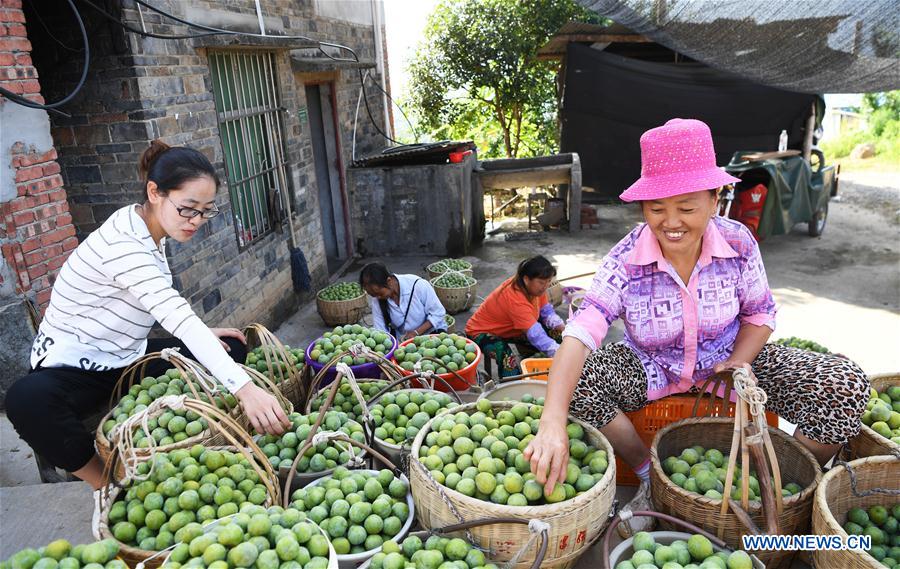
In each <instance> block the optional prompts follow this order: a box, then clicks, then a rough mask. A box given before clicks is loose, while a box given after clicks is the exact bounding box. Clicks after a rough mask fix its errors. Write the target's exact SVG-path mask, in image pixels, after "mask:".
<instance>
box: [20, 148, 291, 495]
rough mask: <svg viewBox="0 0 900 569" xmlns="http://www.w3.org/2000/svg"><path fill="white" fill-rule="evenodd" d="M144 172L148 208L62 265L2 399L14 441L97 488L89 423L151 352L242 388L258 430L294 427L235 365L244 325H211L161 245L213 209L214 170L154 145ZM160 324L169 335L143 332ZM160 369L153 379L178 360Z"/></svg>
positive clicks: (120, 215)
mask: <svg viewBox="0 0 900 569" xmlns="http://www.w3.org/2000/svg"><path fill="white" fill-rule="evenodd" d="M140 174H141V177H142V180H143V182H144V191H145V199H144V203H142V204H133V205H129V206H126V207H123V208H122V209H120V210H118V211H116V212H114V213H113V214H112V215H111V216H110V217H109V219H107V220H106V221H105V222H104V223H103V225H101V226H100V227H99V228H98V229H97V230H95V231H94V232H93V233H91V234H90V235H88V236H87V238H86V239H85V240H84V241H83V242H82V243H81V244H80V245H79V246H78V247H77V248H76V249H75V250H74V251H73V252H72V254H71V255H70V256H69V258H68V259H67V260H66V262H65V264H64V265H63V266H62V268H61V269H60V271H59V275H58V276H57V278H56V282H55V283H54V285H53V292H52V294H51V296H50V304H49V305H48V306H47V310H46V312H45V314H44V318H43V320H42V321H41V325H40V328H39V329H38V334H37V337H36V338H35V340H34V343H33V344H32V349H31V361H30V364H31V371H30V372H29V373H28V375H26V376H25V377H23V378H21V379H20V380H18V381H17V382H16V383H15V384H13V385H12V387H11V388H10V389H9V391H8V392H7V395H6V409H7V415H8V417H9V419H10V421H11V422H12V424H13V426H14V427H15V429H16V431H17V432H18V433H19V436H21V437H22V439H23V440H25V442H27V443H28V444H29V445H31V447H32V449H34V451H35V452H37V453H38V454H39V455H41V456H42V457H44V458H46V459H47V460H48V461H49V462H50V463H52V464H53V465H54V466H56V467H59V468H63V469H65V470H67V471H69V472H72V473H73V474H74V475H75V476H77V477H78V478H80V479H82V480H84V481H85V482H87V483H88V484H90V485H91V486H92V487H93V488H94V489H95V490H96V489H98V488H100V487H101V486H102V484H103V476H102V475H103V468H104V464H103V462H102V461H101V460H100V458H99V457H98V456H97V454H96V452H95V450H94V435H93V433H89V432H88V431H87V430H86V429H85V427H84V425H83V424H82V420H83V419H84V418H85V417H87V416H90V415H91V414H93V413H95V412H96V411H97V410H98V409H99V408H100V407H101V406H102V405H103V404H105V403H106V402H108V401H109V399H110V395H111V394H112V391H113V388H114V387H115V384H116V381H117V380H118V378H119V377H120V376H121V374H122V372H123V370H124V368H126V367H127V366H128V365H130V364H131V363H132V362H134V361H135V360H137V359H138V358H139V357H141V356H142V355H144V354H146V353H150V352H158V351H160V350H162V349H164V348H179V349H180V353H181V354H183V355H185V356H187V357H190V358H193V359H195V360H197V361H199V362H200V363H201V364H203V365H204V366H205V367H206V368H207V369H208V370H209V371H210V372H211V373H212V375H213V376H214V377H215V378H216V379H218V380H219V381H220V382H221V383H222V384H223V385H224V386H225V387H226V388H227V389H228V390H229V391H230V392H231V393H233V394H234V395H235V397H236V398H237V400H238V401H239V402H240V405H241V407H242V408H243V410H244V412H245V413H246V414H247V416H248V417H249V418H250V422H251V423H252V425H253V427H254V428H255V429H256V430H257V431H258V432H266V433H273V434H278V433H281V432H283V431H284V429H285V428H286V427H288V426H290V422H289V421H288V419H287V416H286V415H285V413H284V411H283V410H282V409H281V407H280V406H279V405H278V402H277V401H276V399H275V397H273V396H272V395H270V394H269V393H267V392H266V391H264V390H263V389H261V388H259V387H257V386H256V385H255V384H253V382H252V381H250V377H249V376H248V375H247V373H246V372H244V371H243V369H241V368H240V367H239V366H238V365H237V363H235V362H243V361H244V359H245V358H246V354H247V349H246V345H245V344H246V339H245V338H244V335H243V334H242V333H241V332H240V330H237V329H235V328H208V327H207V326H206V325H205V324H204V323H203V322H202V321H201V320H200V318H198V317H197V315H196V314H194V311H193V310H192V309H191V306H190V304H189V303H188V302H187V301H186V300H185V299H184V298H182V296H181V295H180V294H179V293H178V292H177V291H176V290H175V289H174V288H172V273H171V272H170V270H169V264H168V261H167V260H166V256H165V241H166V239H174V240H175V241H178V242H179V243H184V242H187V241H189V240H190V239H191V238H192V237H193V236H194V234H195V233H196V232H197V230H198V229H200V227H201V226H202V225H203V224H204V223H206V221H207V220H208V219H210V218H212V217H215V216H216V215H218V213H219V210H218V209H216V204H215V197H216V190H217V189H218V187H219V177H218V176H217V175H216V171H215V169H214V168H213V166H212V164H210V162H209V160H207V158H206V157H205V156H204V155H203V154H201V153H200V152H198V151H196V150H193V149H191V148H185V147H169V146H168V145H166V144H164V143H162V142H160V141H153V142H152V143H151V145H150V148H148V149H147V150H146V151H145V152H144V154H143V155H142V157H141V163H140ZM155 322H159V324H160V325H161V326H162V327H163V328H164V329H165V330H166V331H167V332H169V333H170V334H171V335H172V336H173V337H172V338H162V339H148V338H147V335H148V334H149V332H150V329H151V328H152V326H153V324H154V323H155ZM156 364H158V365H150V366H148V368H147V370H146V375H148V376H158V375H161V374H162V373H164V371H165V370H166V369H167V368H168V367H171V366H169V365H168V364H167V363H166V362H164V361H161V360H160V361H158V362H156Z"/></svg>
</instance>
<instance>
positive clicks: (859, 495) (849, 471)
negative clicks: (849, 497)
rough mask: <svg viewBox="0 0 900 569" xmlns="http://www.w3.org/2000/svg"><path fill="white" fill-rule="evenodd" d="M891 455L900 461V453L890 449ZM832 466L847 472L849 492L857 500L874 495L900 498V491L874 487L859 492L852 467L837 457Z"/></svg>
mask: <svg viewBox="0 0 900 569" xmlns="http://www.w3.org/2000/svg"><path fill="white" fill-rule="evenodd" d="M891 455H892V456H894V458H897V459H898V460H900V451H897V450H894V449H891ZM834 464H835V465H837V466H843V467H844V470H846V471H847V474H848V475H849V476H850V491H851V492H853V495H854V496H856V497H857V498H866V497H868V496H874V495H876V494H884V495H886V496H900V489H892V488H879V487H875V488H870V489H868V490H859V489H858V488H857V487H856V484H857V479H856V471H855V470H854V469H853V467H852V466H850V465H849V464H847V463H846V462H844V461H843V460H840V459H839V458H837V457H835V459H834Z"/></svg>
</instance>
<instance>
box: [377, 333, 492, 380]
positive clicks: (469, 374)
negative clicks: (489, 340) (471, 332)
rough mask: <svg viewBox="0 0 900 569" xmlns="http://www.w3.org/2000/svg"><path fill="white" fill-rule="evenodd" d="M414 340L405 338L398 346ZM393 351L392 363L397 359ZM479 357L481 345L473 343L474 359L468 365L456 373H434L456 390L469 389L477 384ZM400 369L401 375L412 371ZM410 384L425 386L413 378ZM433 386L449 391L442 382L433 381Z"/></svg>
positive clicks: (409, 373)
mask: <svg viewBox="0 0 900 569" xmlns="http://www.w3.org/2000/svg"><path fill="white" fill-rule="evenodd" d="M468 341H469V342H471V340H468ZM414 342H415V340H414V339H411V340H407V341H405V342H403V343H402V344H400V346H399V347H400V348H405V347H406V346H408V345H410V344H412V343H414ZM473 343H474V342H473ZM394 351H396V350H392V351H391V356H390V359H391V360H392V361H393V362H394V363H397V360H395V359H394V358H393V355H394ZM481 358H482V352H481V347H480V346H479V345H478V344H475V360H474V361H472V362H471V363H470V364H469V365H467V366H466V367H464V368H462V369H461V370H459V371H457V372H456V375H454V374H453V373H442V374H436V375H438V377H440V378H441V379H443V380H444V381H446V382H447V384H449V385H450V387H452V388H453V389H455V390H456V391H465V390H467V389H469V388H470V387H475V386H477V385H478V364H480V363H481ZM400 370H401V372H402V373H403V375H412V374H413V372H411V371H409V370H406V369H403V368H400ZM457 375H459V377H461V378H462V380H460V379H459V378H457ZM411 386H412V387H414V388H415V387H425V384H424V383H423V382H421V381H418V380H413V382H412V384H411ZM434 388H435V389H436V390H438V391H443V392H445V393H446V392H448V391H450V390H449V389H448V388H447V386H446V385H444V384H443V383H442V382H439V381H438V382H435V384H434Z"/></svg>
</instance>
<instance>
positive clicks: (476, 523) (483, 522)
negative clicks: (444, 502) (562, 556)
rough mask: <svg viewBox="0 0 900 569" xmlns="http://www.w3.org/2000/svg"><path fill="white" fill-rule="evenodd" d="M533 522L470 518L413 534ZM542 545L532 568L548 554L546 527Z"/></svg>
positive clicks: (543, 530)
mask: <svg viewBox="0 0 900 569" xmlns="http://www.w3.org/2000/svg"><path fill="white" fill-rule="evenodd" d="M530 523H531V521H530V520H523V519H520V518H479V519H477V520H470V521H466V522H461V523H458V524H453V525H449V526H444V527H442V528H434V529H430V530H421V531H417V532H415V533H413V534H411V535H415V536H417V537H419V538H422V537H425V536H431V535H435V534H449V533H454V532H458V531H463V530H469V529H472V528H476V527H481V526H488V525H494V524H520V525H526V526H527V525H529V524H530ZM540 536H541V546H540V548H539V549H538V553H537V556H536V557H535V558H534V563H532V564H531V569H540V567H541V564H542V563H543V562H544V557H546V555H547V547H548V546H549V544H550V536H549V533H548V531H547V530H546V529H542V530H541V533H540Z"/></svg>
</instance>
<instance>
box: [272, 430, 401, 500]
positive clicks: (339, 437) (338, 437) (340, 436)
mask: <svg viewBox="0 0 900 569" xmlns="http://www.w3.org/2000/svg"><path fill="white" fill-rule="evenodd" d="M331 440H333V441H340V442H344V443H347V444H350V445H352V446H355V447H357V448H360V449H362V450H365V451H367V452H368V453H370V454H371V455H372V456H374V457H375V458H377V459H378V460H380V461H381V462H382V463H384V465H385V466H387V467H388V468H390V469H391V471H392V472H393V473H394V475H395V476H397V477H398V478H400V477H401V476H404V474H403V471H402V470H400V469H399V468H397V466H396V465H395V464H394V463H393V462H391V459H389V458H388V457H386V456H384V455H383V454H381V453H380V452H378V451H377V450H375V449H374V448H372V447H370V446H369V445H367V444H365V443H361V442H359V441H357V440H354V439H351V438H350V437H348V436H347V435H345V434H344V433H335V434H334V435H333V436H332V438H331ZM310 447H312V440H311V439H307V442H306V443H305V444H304V445H303V447H302V448H301V450H300V451H298V452H297V456H296V457H294V462H292V463H291V470H290V472H289V473H288V476H287V480H285V482H284V492H282V496H283V504H284V508H285V509H287V508H288V507H289V506H290V505H291V486H292V484H293V482H294V476H296V475H297V465H298V464H299V463H300V458H301V457H302V456H303V454H304V453H305V452H306V451H307V450H309V449H310Z"/></svg>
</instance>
